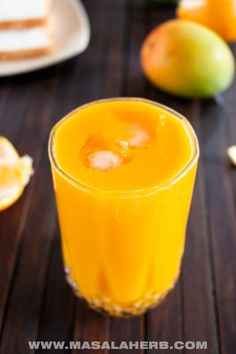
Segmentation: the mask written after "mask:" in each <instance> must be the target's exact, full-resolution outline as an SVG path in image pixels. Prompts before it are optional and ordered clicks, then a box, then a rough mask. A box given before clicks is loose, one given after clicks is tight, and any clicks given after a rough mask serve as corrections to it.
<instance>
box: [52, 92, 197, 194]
mask: <svg viewBox="0 0 236 354" xmlns="http://www.w3.org/2000/svg"><path fill="white" fill-rule="evenodd" d="M112 101H117V102H119V101H120V102H124V101H133V102H143V103H146V104H150V105H153V106H156V107H158V108H162V109H163V110H165V111H167V112H170V113H171V114H173V115H174V116H175V117H176V118H178V119H180V120H181V121H182V122H184V127H185V129H186V132H187V134H188V135H189V139H190V140H191V144H192V149H193V153H192V156H191V158H190V160H189V161H188V162H187V163H186V164H185V165H184V166H183V168H182V169H181V170H180V171H178V172H177V173H176V174H175V175H174V176H173V177H171V178H170V179H168V180H167V181H165V182H164V183H162V184H159V185H156V186H155V185H154V186H151V187H144V188H139V189H137V188H136V189H132V190H103V189H99V188H96V187H93V186H92V185H91V184H86V183H84V182H82V181H80V180H79V179H77V178H75V177H73V176H72V175H70V174H69V173H68V172H66V171H65V170H64V169H63V168H62V167H61V166H60V165H59V163H58V161H57V158H56V156H55V149H54V141H55V135H56V131H57V129H58V128H59V127H60V126H61V124H63V123H64V122H65V121H66V120H67V119H70V118H71V117H72V116H74V114H75V113H76V112H78V111H80V110H82V109H85V108H87V107H89V106H91V105H93V104H99V103H104V102H112ZM48 155H49V160H50V163H51V166H52V167H54V168H55V170H56V171H57V172H58V173H59V174H60V175H61V176H62V177H63V178H64V179H66V180H67V181H68V182H70V183H71V184H73V185H74V186H76V187H78V188H80V190H83V191H84V192H87V193H88V192H93V193H94V192H97V193H100V194H104V195H117V196H124V197H129V196H130V197H134V196H138V195H139V194H153V193H155V192H157V191H159V190H163V189H166V188H168V187H169V186H170V185H173V184H175V183H176V182H177V181H178V180H180V179H181V178H182V177H183V176H184V175H185V174H187V173H188V172H189V171H190V170H191V168H192V166H193V165H194V164H195V163H196V161H197V160H198V159H199V155H200V148H199V143H198V138H197V136H196V133H195V131H194V129H193V127H192V125H191V124H190V122H189V121H188V119H187V118H185V117H184V116H183V115H182V114H180V113H178V112H176V111H175V110H174V109H172V108H169V107H167V106H165V105H163V104H161V103H157V102H155V101H152V100H149V99H146V98H141V97H113V98H105V99H98V100H94V101H91V102H89V103H86V104H83V105H81V106H79V107H78V108H76V109H74V110H73V111H71V112H70V113H68V114H67V115H66V116H64V117H63V118H61V119H60V120H59V121H58V122H57V123H56V124H55V125H54V126H53V127H52V129H51V132H50V136H49V142H48Z"/></svg>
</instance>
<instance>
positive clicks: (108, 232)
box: [49, 98, 199, 316]
mask: <svg viewBox="0 0 236 354" xmlns="http://www.w3.org/2000/svg"><path fill="white" fill-rule="evenodd" d="M49 156H50V161H51V167H52V175H53V181H54V188H55V195H56V201H57V209H58V215H59V223H60V229H61V239H62V249H63V257H64V265H65V272H66V277H67V280H68V281H69V283H70V284H71V286H72V287H73V289H74V291H75V293H76V294H77V295H78V296H80V297H82V298H83V299H84V300H86V302H87V303H88V304H89V305H90V306H91V307H92V308H94V309H97V310H100V311H103V312H105V313H108V314H109V315H112V316H129V315H137V314H141V313H143V312H144V311H145V310H146V309H148V308H149V307H152V306H155V305H157V304H158V303H160V301H161V300H162V299H163V298H164V297H165V296H166V294H167V293H168V292H169V291H170V290H171V289H172V288H173V286H174V285H175V283H176V281H177V279H178V276H179V273H180V268H181V259H182V256H183V252H184V244H185V232H186V224H187V220H188V214H189V209H190V204H191V198H192V192H193V186H194V180H195V175H196V170H197V163H198V158H199V146H198V141H197V138H196V135H195V133H194V131H193V128H192V127H191V125H190V123H189V122H188V121H187V119H185V118H184V117H183V116H181V115H180V114H178V113H177V112H175V111H173V110H171V109H170V108H167V107H165V106H162V105H160V104H157V103H155V102H152V101H149V100H145V99H141V98H113V99H106V100H100V101H95V102H92V103H89V104H86V105H84V106H82V107H80V108H78V109H77V110H75V111H73V112H72V113H70V114H69V115H68V116H66V117H65V118H63V119H62V120H61V121H59V123H57V124H56V125H55V126H54V128H53V129H52V132H51V135H50V140H49Z"/></svg>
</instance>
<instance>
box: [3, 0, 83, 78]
mask: <svg viewBox="0 0 236 354" xmlns="http://www.w3.org/2000/svg"><path fill="white" fill-rule="evenodd" d="M51 12H52V14H53V43H54V50H53V52H52V53H51V54H48V55H45V56H41V57H38V58H29V59H15V60H0V76H10V75H16V74H23V73H27V72H30V71H34V70H37V69H41V68H45V67H48V66H50V65H53V64H57V63H60V62H62V61H64V60H66V59H69V58H72V57H74V56H76V55H77V54H79V53H81V52H83V51H84V50H85V49H86V48H87V46H88V43H89V39H90V25H89V20H88V17H87V14H86V11H85V9H84V6H83V5H82V3H81V2H80V0H52V10H51Z"/></svg>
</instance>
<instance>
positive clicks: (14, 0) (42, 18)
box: [0, 0, 52, 59]
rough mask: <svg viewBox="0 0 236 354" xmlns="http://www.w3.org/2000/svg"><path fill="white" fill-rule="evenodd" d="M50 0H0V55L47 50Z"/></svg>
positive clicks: (15, 56) (35, 53) (14, 56)
mask: <svg viewBox="0 0 236 354" xmlns="http://www.w3.org/2000/svg"><path fill="white" fill-rule="evenodd" d="M49 13H50V0H0V59H18V58H26V57H34V56H39V55H44V54H48V53H49V52H50V51H51V49H52V44H51V40H50V34H49V28H48V27H49Z"/></svg>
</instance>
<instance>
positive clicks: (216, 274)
mask: <svg viewBox="0 0 236 354" xmlns="http://www.w3.org/2000/svg"><path fill="white" fill-rule="evenodd" d="M84 3H85V6H86V7H87V10H88V12H89V16H90V19H91V24H92V40H91V44H90V46H89V48H88V50H87V51H86V52H85V53H84V54H82V55H81V56H79V57H77V58H75V59H73V60H71V61H68V62H66V63H64V64H61V65H58V66H55V67H52V68H49V69H46V70H43V71H39V72H35V73H32V74H28V75H24V76H23V75H22V76H18V77H13V78H8V79H1V80H0V133H1V134H2V135H5V136H7V137H8V138H9V139H10V140H11V141H12V142H13V143H14V144H15V145H16V147H17V148H18V150H19V151H20V153H21V154H25V153H29V154H30V155H31V156H33V158H34V168H35V175H34V177H33V179H32V181H31V183H30V185H29V187H28V188H27V189H26V191H25V193H24V195H23V197H22V198H21V199H20V200H19V201H18V202H17V203H16V204H15V205H14V206H13V207H11V208H10V209H8V210H7V211H5V212H3V213H1V214H0V329H1V345H0V353H1V354H27V353H32V352H33V351H32V350H30V349H29V347H28V343H27V342H28V341H29V340H30V341H32V340H48V341H52V340H60V341H69V340H78V341H79V340H81V341H82V340H85V341H87V340H99V341H103V340H108V341H112V340H113V341H116V342H118V343H119V342H120V341H124V340H126V341H128V340H131V341H135V340H154V341H155V340H159V341H161V340H165V341H170V342H171V343H172V342H173V341H182V340H191V341H195V340H198V341H208V350H207V351H205V352H207V353H209V354H235V352H236V219H235V206H236V169H233V168H232V167H231V166H230V165H229V163H228V161H227V158H226V154H225V150H226V148H227V147H228V146H229V145H231V144H236V117H235V115H236V82H235V83H234V85H233V86H232V88H231V89H230V90H229V91H228V92H227V93H226V94H224V95H223V96H220V97H218V99H217V100H213V99H212V100H204V101H200V100H194V101H191V100H184V99H178V98H175V97H172V96H169V95H166V94H164V93H162V92H160V91H159V90H157V89H155V88H154V87H153V86H151V85H150V84H149V83H148V82H147V81H146V80H145V79H144V77H143V75H142V72H141V69H140V65H139V49H140V45H141V42H142V40H143V38H144V36H145V34H146V33H147V32H148V31H149V30H150V29H151V28H153V27H154V26H155V25H157V24H158V23H161V22H162V21H164V20H166V19H168V18H171V17H173V16H174V9H173V8H168V7H167V8H166V7H158V6H156V5H152V4H150V3H149V2H148V1H145V0H112V1H111V0H99V1H91V0H86V1H84ZM234 49H235V51H236V47H235V48H234ZM111 96H141V97H146V98H150V99H153V100H156V101H159V102H161V103H164V104H167V105H169V106H170V107H172V108H174V109H176V110H178V111H180V112H182V113H183V114H184V115H186V116H187V117H188V118H189V120H190V121H191V123H192V124H193V126H194V127H195V129H196V131H197V134H198V137H199V140H200V144H201V159H200V166H199V173H198V178H197V184H196V188H195V194H194V200H193V205H192V211H191V217H190V222H189V228H188V237H187V244H186V252H185V257H184V262H183V268H182V275H181V278H180V280H179V282H178V284H177V286H176V287H175V289H174V290H173V291H172V292H171V294H170V295H169V296H168V297H167V299H166V300H165V301H164V303H163V304H162V305H161V306H159V307H158V308H156V309H155V310H152V311H149V312H148V313H147V314H146V315H145V316H142V317H137V318H134V319H130V320H125V319H110V318H105V317H103V316H100V315H98V314H97V313H95V312H93V311H91V310H89V309H88V308H87V307H85V306H84V305H83V304H82V303H81V302H80V301H78V300H76V298H75V297H74V295H73V294H72V291H71V290H70V288H69V287H68V285H67V284H66V282H65V280H64V274H63V266H62V259H61V247H60V239H59V232H58V226H57V219H56V212H55V202H54V196H53V190H52V183H51V176H50V168H49V162H48V157H47V141H48V134H49V131H50V129H51V127H52V126H53V124H54V123H55V122H57V121H58V120H59V118H61V117H62V116H63V115H65V114H66V113H67V112H69V111H71V110H72V109H74V108H75V107H77V106H79V105H81V104H83V103H85V102H88V101H91V100H94V99H97V98H104V97H111ZM133 351H134V352H135V353H141V352H144V351H143V350H133ZM44 352H45V351H43V350H38V351H37V353H44ZM48 352H51V353H54V352H57V351H53V350H50V351H48ZM59 352H60V353H69V352H70V351H68V350H60V351H59ZM100 352H102V351H98V353H100ZM118 352H119V351H118ZM130 352H132V351H130ZM146 352H147V353H148V354H150V353H151V352H152V351H151V350H147V351H146ZM159 352H160V353H167V352H176V351H173V350H172V351H168V350H162V351H159ZM187 352H188V351H187V350H186V351H184V350H179V351H178V353H182V354H183V353H187ZM189 352H191V353H196V352H201V351H194V350H192V351H189Z"/></svg>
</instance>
